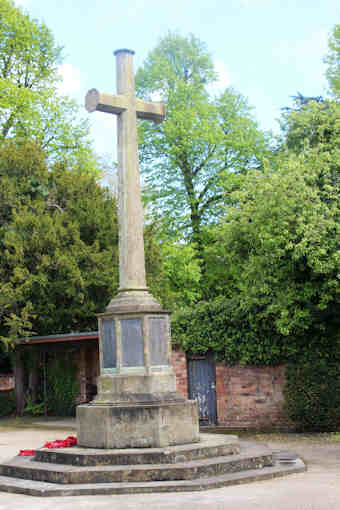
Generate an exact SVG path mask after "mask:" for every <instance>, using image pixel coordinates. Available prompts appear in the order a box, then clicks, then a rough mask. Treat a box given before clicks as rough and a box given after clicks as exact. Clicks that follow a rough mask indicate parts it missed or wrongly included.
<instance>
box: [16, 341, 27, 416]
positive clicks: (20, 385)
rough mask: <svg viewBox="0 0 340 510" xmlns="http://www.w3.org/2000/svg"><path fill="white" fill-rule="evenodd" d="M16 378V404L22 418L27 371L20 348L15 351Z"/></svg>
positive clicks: (18, 413)
mask: <svg viewBox="0 0 340 510" xmlns="http://www.w3.org/2000/svg"><path fill="white" fill-rule="evenodd" d="M14 376H15V389H14V393H15V403H16V410H17V415H18V416H22V415H23V414H24V409H25V371H24V362H23V351H22V349H21V348H20V347H16V349H15V360H14Z"/></svg>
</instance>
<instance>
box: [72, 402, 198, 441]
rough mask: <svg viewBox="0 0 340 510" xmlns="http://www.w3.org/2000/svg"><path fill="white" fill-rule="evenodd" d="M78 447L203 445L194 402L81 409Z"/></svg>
mask: <svg viewBox="0 0 340 510" xmlns="http://www.w3.org/2000/svg"><path fill="white" fill-rule="evenodd" d="M77 418H78V424H79V425H78V434H77V436H78V444H79V446H85V447H87V448H147V447H150V448H152V447H164V446H168V445H176V444H185V443H194V442H197V441H199V427H198V414H197V406H196V402H194V401H189V400H188V401H183V402H171V403H156V404H152V403H150V404H144V405H143V404H138V403H134V404H133V403H131V405H129V406H124V404H121V405H120V406H114V405H107V406H105V405H82V406H78V408H77Z"/></svg>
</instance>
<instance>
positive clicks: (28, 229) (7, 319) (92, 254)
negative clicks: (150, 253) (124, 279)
mask: <svg viewBox="0 0 340 510" xmlns="http://www.w3.org/2000/svg"><path fill="white" fill-rule="evenodd" d="M79 173H81V172H78V174H79ZM117 242H118V227H117V220H116V208H115V200H114V199H113V198H112V197H111V196H110V195H109V193H108V192H107V190H105V189H103V188H102V187H100V186H99V184H98V183H97V182H96V180H95V178H94V177H92V176H89V175H86V174H83V175H77V172H74V171H69V169H68V168H67V167H66V166H65V165H64V164H60V163H56V164H55V165H54V166H53V167H51V168H50V169H48V167H47V165H46V158H45V154H44V153H42V152H41V150H40V149H38V147H37V146H36V145H35V144H34V142H25V143H20V144H17V143H15V141H14V140H8V141H7V142H6V143H3V144H2V146H1V147H0V248H1V262H0V324H1V326H0V327H1V335H2V336H1V339H2V340H3V341H7V342H8V341H11V340H13V339H14V338H17V337H25V336H28V335H31V334H33V333H35V334H52V333H62V332H65V331H84V330H91V329H96V327H97V321H96V317H95V313H96V312H99V311H102V310H103V309H104V308H105V306H106V305H107V303H108V301H109V299H110V298H111V297H112V294H113V293H114V292H115V290H116V289H117V285H118V254H117Z"/></svg>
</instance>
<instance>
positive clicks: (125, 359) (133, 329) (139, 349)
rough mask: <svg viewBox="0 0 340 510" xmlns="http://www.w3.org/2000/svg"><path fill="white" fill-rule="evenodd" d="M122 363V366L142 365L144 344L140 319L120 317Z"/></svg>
mask: <svg viewBox="0 0 340 510" xmlns="http://www.w3.org/2000/svg"><path fill="white" fill-rule="evenodd" d="M121 327H122V364H123V366H124V367H141V366H143V365H144V346H143V332H142V321H141V319H122V320H121Z"/></svg>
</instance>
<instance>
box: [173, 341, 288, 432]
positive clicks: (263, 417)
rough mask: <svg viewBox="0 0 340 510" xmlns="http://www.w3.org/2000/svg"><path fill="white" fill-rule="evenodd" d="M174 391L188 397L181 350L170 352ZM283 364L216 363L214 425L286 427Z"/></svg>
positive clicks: (184, 358)
mask: <svg viewBox="0 0 340 510" xmlns="http://www.w3.org/2000/svg"><path fill="white" fill-rule="evenodd" d="M172 364H173V368H174V371H175V373H176V376H177V391H178V392H179V393H181V394H182V395H184V396H186V397H188V376H187V363H186V356H185V353H184V352H181V351H175V352H173V353H172ZM284 384H285V369H284V366H279V367H267V366H265V367H252V366H248V367H243V366H241V365H235V366H227V365H225V364H224V363H216V398H217V420H218V425H222V426H224V427H230V428H261V429H262V428H269V429H270V428H275V427H289V426H291V423H290V422H289V420H288V419H287V418H286V416H285V414H284V411H283V403H284V397H283V387H284Z"/></svg>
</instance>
